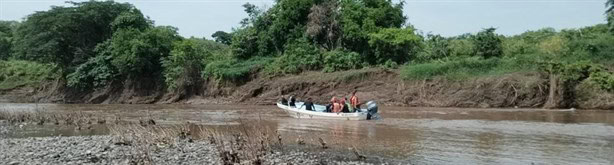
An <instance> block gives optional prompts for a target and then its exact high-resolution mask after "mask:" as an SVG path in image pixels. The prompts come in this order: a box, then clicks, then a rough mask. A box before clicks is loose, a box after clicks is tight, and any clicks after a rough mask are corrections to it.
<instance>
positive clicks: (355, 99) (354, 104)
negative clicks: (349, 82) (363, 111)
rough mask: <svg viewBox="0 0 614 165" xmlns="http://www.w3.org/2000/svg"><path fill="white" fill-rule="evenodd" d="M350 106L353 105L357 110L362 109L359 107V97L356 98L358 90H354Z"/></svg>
mask: <svg viewBox="0 0 614 165" xmlns="http://www.w3.org/2000/svg"><path fill="white" fill-rule="evenodd" d="M350 104H351V105H352V107H353V108H354V109H355V110H358V108H360V107H359V106H358V104H359V102H358V97H356V90H354V92H352V97H350Z"/></svg>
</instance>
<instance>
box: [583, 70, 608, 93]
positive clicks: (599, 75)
mask: <svg viewBox="0 0 614 165" xmlns="http://www.w3.org/2000/svg"><path fill="white" fill-rule="evenodd" d="M589 82H590V83H591V84H592V85H595V86H597V87H599V88H601V89H603V90H606V91H609V92H614V74H612V73H611V72H595V73H591V75H590V77H589Z"/></svg>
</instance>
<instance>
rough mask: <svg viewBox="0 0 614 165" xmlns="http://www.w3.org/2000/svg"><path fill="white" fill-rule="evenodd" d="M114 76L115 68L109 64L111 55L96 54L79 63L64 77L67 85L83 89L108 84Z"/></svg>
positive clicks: (115, 73)
mask: <svg viewBox="0 0 614 165" xmlns="http://www.w3.org/2000/svg"><path fill="white" fill-rule="evenodd" d="M116 76H117V69H116V68H115V67H114V66H113V65H112V64H111V56H96V57H94V58H91V59H89V60H88V61H87V62H85V63H83V64H81V65H79V66H78V67H77V69H76V70H75V71H74V72H73V73H70V74H68V75H67V76H66V79H67V81H68V82H67V85H68V86H69V87H74V88H78V89H83V90H84V89H90V88H97V87H102V86H105V85H108V84H110V83H111V81H113V80H114V79H115V77H116Z"/></svg>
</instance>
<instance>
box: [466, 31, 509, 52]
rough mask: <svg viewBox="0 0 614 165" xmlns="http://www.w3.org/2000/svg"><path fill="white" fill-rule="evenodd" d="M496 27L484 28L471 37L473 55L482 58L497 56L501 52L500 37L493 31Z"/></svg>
mask: <svg viewBox="0 0 614 165" xmlns="http://www.w3.org/2000/svg"><path fill="white" fill-rule="evenodd" d="M495 30H497V29H496V28H488V29H484V30H482V31H481V32H479V33H478V34H476V35H475V36H474V37H473V43H474V45H475V55H477V56H482V57H484V58H490V57H499V56H501V55H502V54H503V46H502V42H503V41H501V38H500V36H499V35H497V34H496V33H495Z"/></svg>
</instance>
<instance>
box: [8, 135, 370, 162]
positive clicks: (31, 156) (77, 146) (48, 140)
mask: <svg viewBox="0 0 614 165" xmlns="http://www.w3.org/2000/svg"><path fill="white" fill-rule="evenodd" d="M0 146H2V152H1V153H0V161H1V162H4V163H7V164H11V165H16V164H145V162H143V161H146V160H144V159H146V158H144V157H143V156H144V155H143V152H142V151H138V150H136V149H135V148H134V147H131V146H127V145H118V144H114V143H113V137H111V136H72V137H38V138H17V139H14V138H7V139H0ZM215 150H216V149H215V147H214V146H212V145H211V144H209V143H208V142H205V141H193V142H189V141H188V140H180V141H177V142H176V144H175V146H173V147H159V148H158V149H157V150H156V151H154V152H151V153H150V154H151V155H148V156H149V157H150V158H151V161H152V162H148V163H151V164H221V163H220V158H219V156H218V155H216V153H217V152H216V151H215ZM327 158H329V157H323V155H320V154H316V153H307V152H301V151H286V152H283V153H282V152H274V153H272V154H270V155H267V156H266V157H265V158H264V160H265V161H264V162H263V164H321V163H324V164H369V163H364V162H358V161H335V160H329V159H327Z"/></svg>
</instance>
